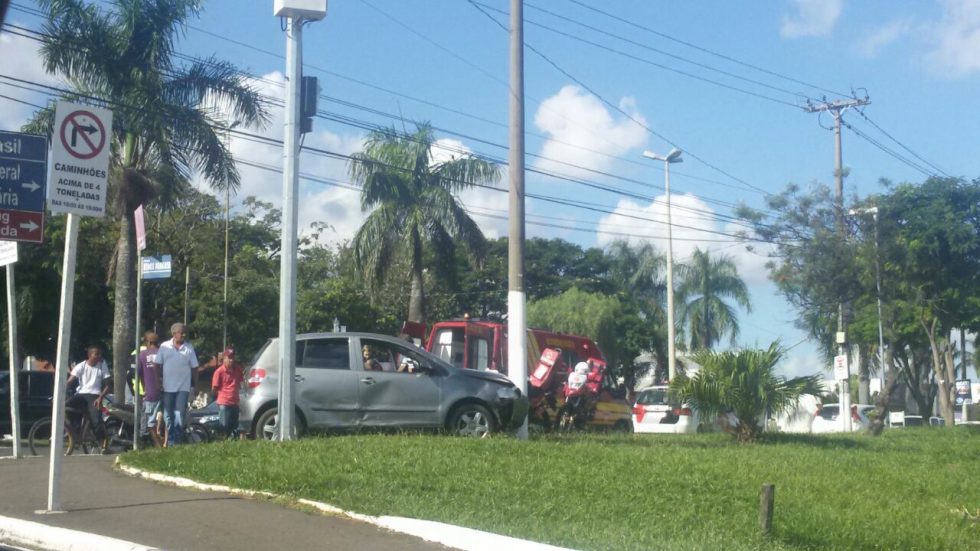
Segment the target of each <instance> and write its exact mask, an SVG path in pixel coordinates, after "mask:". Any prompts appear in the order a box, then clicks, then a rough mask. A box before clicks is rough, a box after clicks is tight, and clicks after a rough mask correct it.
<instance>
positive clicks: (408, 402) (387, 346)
mask: <svg viewBox="0 0 980 551" xmlns="http://www.w3.org/2000/svg"><path fill="white" fill-rule="evenodd" d="M360 341H361V346H360V348H359V349H358V350H361V351H363V350H364V348H365V347H367V349H368V350H370V353H371V354H372V356H373V357H374V359H375V360H376V361H377V362H378V363H380V364H381V365H382V366H387V365H389V364H390V365H393V366H394V367H395V371H387V370H385V369H384V368H383V369H380V370H369V369H365V365H371V364H370V363H367V362H364V363H360V362H359V365H358V367H359V369H360V371H359V378H358V387H357V388H358V402H359V406H360V411H361V423H362V424H363V425H365V426H376V427H435V426H440V425H441V424H442V412H441V411H440V408H439V406H440V402H441V397H442V390H441V386H442V381H443V380H444V379H445V373H444V372H442V370H441V369H439V368H438V367H437V366H435V365H434V364H432V363H431V362H430V361H429V360H428V358H426V357H425V356H423V355H422V354H421V353H419V350H418V348H416V347H414V346H411V345H409V344H400V343H394V342H389V341H386V340H380V339H370V338H361V339H360ZM362 354H363V352H362ZM405 360H411V361H412V362H414V364H415V366H417V367H415V366H413V367H412V368H411V369H412V371H411V372H410V371H408V369H407V368H406V369H405V370H403V371H397V369H398V368H399V367H400V366H401V365H402V364H403V363H405ZM406 365H410V364H408V363H406Z"/></svg>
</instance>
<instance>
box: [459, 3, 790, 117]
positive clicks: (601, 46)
mask: <svg viewBox="0 0 980 551" xmlns="http://www.w3.org/2000/svg"><path fill="white" fill-rule="evenodd" d="M472 3H473V4H474V5H479V6H482V7H484V8H486V9H488V10H491V11H495V12H498V13H501V14H506V12H505V11H504V10H501V9H499V8H495V7H493V6H490V5H487V4H484V3H482V2H476V1H475V0H474V1H473V2H472ZM538 9H539V10H541V11H544V12H545V13H549V14H551V15H554V16H555V17H559V18H561V19H564V20H566V21H570V22H573V23H575V24H578V25H581V26H583V27H586V28H588V29H591V30H593V31H596V32H599V33H602V34H606V35H609V36H612V37H614V38H617V39H619V40H623V41H625V42H628V43H630V44H633V45H636V46H639V47H641V48H645V49H648V50H652V51H654V52H657V53H659V54H662V55H666V56H670V57H673V58H675V59H679V60H681V61H684V62H686V63H691V64H693V65H696V66H698V67H702V68H705V69H709V70H711V71H716V72H719V73H721V74H724V75H726V76H729V77H732V78H737V79H739V80H743V81H746V82H750V83H752V84H756V85H758V86H764V87H766V88H770V89H773V90H777V91H779V92H783V93H787V94H794V92H791V91H789V90H785V89H783V88H778V87H775V86H771V85H769V84H766V83H763V82H759V81H757V80H752V79H749V78H745V77H743V76H740V75H736V74H734V73H731V72H728V71H724V70H722V69H717V68H715V67H711V66H710V65H705V64H703V63H698V62H696V61H693V60H689V59H686V58H684V57H681V56H677V55H674V54H671V53H668V52H664V51H662V50H658V49H656V48H653V47H651V46H647V45H646V44H641V43H639V42H636V41H633V40H630V39H628V38H625V37H622V36H617V35H613V34H612V33H608V32H606V31H603V30H601V29H598V28H596V27H593V26H591V25H586V24H585V23H579V22H578V21H575V20H573V19H570V18H567V17H564V16H561V15H558V14H556V13H554V12H551V11H548V10H545V9H543V8H538ZM524 21H525V22H526V23H529V24H531V25H534V26H536V27H538V28H541V29H544V30H546V31H549V32H552V33H555V34H558V35H561V36H564V37H566V38H570V39H572V40H575V41H577V42H581V43H583V44H588V45H590V46H594V47H596V48H599V49H602V50H605V51H607V52H612V53H614V54H617V55H620V56H623V57H626V58H629V59H632V60H634V61H639V62H640V63H645V64H647V65H651V66H653V67H658V68H660V69H663V70H665V71H670V72H672V73H677V74H679V75H683V76H685V77H688V78H692V79H695V80H699V81H701V82H706V83H708V84H713V85H715V86H719V87H721V88H726V89H728V90H732V91H735V92H739V93H741V94H747V95H750V96H754V97H757V98H760V99H764V100H767V101H771V102H774V103H779V104H782V105H787V106H789V107H792V108H794V109H799V107H800V106H799V105H796V104H794V103H790V102H788V101H784V100H781V99H778V98H774V97H772V96H767V95H765V94H760V93H757V92H753V91H751V90H746V89H744V88H738V87H736V86H732V85H730V84H726V83H724V82H720V81H717V80H712V79H710V78H705V77H702V76H698V75H695V74H693V73H689V72H687V71H682V70H680V69H677V68H675V67H671V66H669V65H664V64H662V63H657V62H655V61H651V60H649V59H645V58H642V57H639V56H635V55H633V54H630V53H628V52H624V51H622V50H617V49H616V48H612V47H610V46H606V45H604V44H599V43H598V42H594V41H592V40H587V39H585V38H583V37H581V36H578V35H575V34H572V33H569V32H565V31H562V30H560V29H556V28H554V27H549V26H548V25H544V24H542V23H538V22H537V21H532V20H529V19H527V18H525V19H524Z"/></svg>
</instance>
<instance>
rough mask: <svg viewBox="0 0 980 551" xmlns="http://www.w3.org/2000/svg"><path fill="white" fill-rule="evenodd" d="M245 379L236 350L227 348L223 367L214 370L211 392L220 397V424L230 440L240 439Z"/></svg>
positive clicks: (218, 400) (218, 399) (223, 355)
mask: <svg viewBox="0 0 980 551" xmlns="http://www.w3.org/2000/svg"><path fill="white" fill-rule="evenodd" d="M244 378H245V373H244V369H243V368H242V364H240V363H238V362H236V361H235V350H234V349H233V348H227V349H225V351H224V354H222V360H221V365H220V366H218V369H215V370H214V377H213V378H212V379H211V391H212V392H214V393H215V394H217V395H218V397H217V402H218V423H219V424H220V425H221V428H222V429H223V430H224V431H225V435H226V436H227V437H228V438H238V435H239V432H238V402H239V399H240V397H239V390H241V388H242V386H243V380H244Z"/></svg>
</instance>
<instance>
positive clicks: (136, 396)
mask: <svg viewBox="0 0 980 551" xmlns="http://www.w3.org/2000/svg"><path fill="white" fill-rule="evenodd" d="M142 320H143V251H142V250H137V251H136V348H135V350H136V356H135V357H134V358H133V363H134V365H135V368H134V369H133V449H134V450H138V449H139V446H140V407H141V403H140V402H141V401H140V344H141V343H142V340H143V339H142V338H141V335H142V334H143V329H142V327H140V326H141V325H142V323H143V322H142Z"/></svg>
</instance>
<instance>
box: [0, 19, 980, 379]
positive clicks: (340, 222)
mask: <svg viewBox="0 0 980 551" xmlns="http://www.w3.org/2000/svg"><path fill="white" fill-rule="evenodd" d="M16 4H18V5H22V6H31V7H33V3H32V2H31V0H16ZM474 4H476V5H474ZM477 6H479V8H481V9H482V10H484V11H485V12H486V13H482V12H481V11H480V10H479V9H478V8H477ZM508 7H509V0H478V1H477V0H475V1H474V2H473V3H471V2H468V1H466V0H397V1H396V0H334V1H332V2H330V7H329V13H328V16H327V18H326V19H325V20H324V21H322V22H318V23H314V24H311V25H308V26H306V27H305V29H304V48H305V52H304V61H305V63H306V65H307V68H306V74H308V75H313V76H318V77H319V78H320V83H321V87H322V93H323V94H324V95H325V96H328V97H329V98H330V99H329V100H326V99H321V102H320V108H321V109H322V110H325V111H327V112H330V113H332V114H334V115H335V116H334V117H333V118H340V119H343V120H344V121H345V122H339V121H337V120H323V119H317V120H316V121H315V123H314V125H315V131H314V133H313V134H311V135H310V136H308V137H307V139H306V144H307V145H313V146H316V147H320V148H324V149H328V150H331V151H336V152H339V153H344V154H346V153H351V152H354V151H357V150H359V149H360V145H361V143H362V140H363V138H364V136H365V133H366V131H365V130H364V127H365V126H371V125H382V126H390V125H393V124H394V125H396V126H398V127H399V128H401V127H402V126H403V124H404V125H405V126H406V127H408V128H411V126H412V122H411V121H431V122H432V124H433V125H434V126H435V127H437V128H439V129H442V131H441V132H440V133H439V136H440V137H441V138H443V139H444V140H445V141H444V142H443V144H444V145H445V146H446V149H445V150H444V151H443V152H441V153H440V154H452V153H454V152H455V153H456V154H458V152H459V151H460V150H464V151H471V152H475V153H479V154H483V155H489V156H491V157H494V158H499V159H506V157H507V151H506V149H505V148H506V145H507V128H506V123H507V110H508V88H507V74H508V72H507V71H508V66H507V63H508V36H507V33H506V32H505V31H504V30H503V29H502V28H501V27H500V26H498V25H497V24H496V23H495V22H494V21H497V22H499V23H500V24H502V25H504V26H506V25H507V15H506V12H507V10H508ZM588 7H592V8H595V9H597V10H600V11H601V12H605V13H600V12H597V11H594V10H590V9H588ZM487 14H489V17H488V15H487ZM525 17H526V29H525V39H526V42H527V44H528V45H529V47H533V48H534V49H535V50H537V51H539V52H541V53H542V54H544V55H545V56H547V58H548V59H549V60H550V61H546V60H544V59H542V58H541V57H540V56H539V55H538V54H537V53H535V52H534V51H531V50H530V49H529V50H528V51H527V52H526V54H525V63H526V76H525V79H526V101H527V106H526V120H527V132H528V135H527V152H528V154H529V157H528V159H527V166H528V167H529V168H533V169H536V170H539V171H540V172H544V173H548V174H558V175H561V176H564V177H570V178H572V179H576V180H584V181H587V182H589V183H593V184H599V185H602V186H607V187H609V186H611V187H615V188H617V189H619V190H622V191H624V192H626V193H627V195H623V194H618V193H610V192H606V191H599V190H596V189H594V188H591V187H586V186H583V185H581V184H580V183H572V182H569V181H567V179H560V178H555V177H552V176H549V175H542V174H540V173H537V172H534V173H529V174H528V175H527V191H528V193H533V194H539V195H548V196H554V197H561V198H566V199H568V198H571V199H573V200H575V201H581V202H585V203H587V204H589V205H591V206H593V207H594V208H596V209H599V210H604V211H607V212H595V211H593V210H584V209H577V208H573V207H569V206H565V205H559V204H554V203H548V202H541V201H536V200H529V201H528V204H527V209H528V221H529V224H528V227H527V231H528V235H530V236H542V237H562V238H565V239H568V240H570V241H574V242H576V243H579V244H581V245H583V246H596V245H599V246H602V245H605V244H607V243H608V242H609V241H610V240H612V239H614V238H617V237H622V236H623V235H627V236H630V239H631V240H634V241H639V240H649V241H651V242H653V243H654V244H655V245H657V246H659V247H661V248H663V246H664V243H665V225H664V221H665V220H664V211H665V209H664V207H663V188H662V185H663V166H662V164H661V163H653V162H650V161H647V160H645V159H643V158H641V157H640V154H641V152H642V151H643V150H645V149H650V150H654V151H658V152H660V153H665V152H666V151H668V150H669V149H670V147H671V145H670V143H668V141H665V138H666V140H669V142H672V143H673V144H676V145H678V146H679V147H681V148H682V149H683V150H684V151H685V152H686V153H685V162H684V163H683V164H680V165H675V166H674V168H673V170H672V177H671V187H672V203H673V208H672V215H673V223H674V224H675V228H674V256H675V259H677V260H679V261H683V260H684V259H685V258H686V257H688V256H689V255H690V253H691V251H692V250H693V248H694V247H695V246H700V247H701V248H708V249H710V250H712V251H713V252H717V253H719V254H729V255H731V256H732V257H733V258H735V259H736V261H737V262H738V263H739V266H740V269H741V272H742V274H743V277H744V278H745V279H746V280H747V281H748V282H749V284H750V288H751V292H752V300H753V305H754V308H753V311H752V313H751V314H744V313H743V316H742V318H741V320H742V329H743V334H742V337H741V339H740V341H739V342H740V344H742V345H762V346H765V345H768V343H769V342H771V341H772V340H775V339H777V338H778V339H781V340H782V342H783V343H784V344H785V345H794V344H796V343H798V342H800V341H801V340H802V339H803V337H804V335H803V334H802V333H800V332H799V331H798V330H796V329H795V328H794V327H793V320H794V318H795V315H794V314H793V313H792V312H791V311H790V310H789V309H788V307H787V306H786V304H785V303H784V302H783V301H782V300H781V299H780V298H779V297H778V296H776V293H775V290H774V288H773V286H772V285H771V284H770V283H768V282H767V281H766V278H765V270H764V269H763V263H764V258H762V257H761V256H759V255H758V254H751V253H747V252H746V251H745V250H744V247H743V246H741V245H739V244H737V243H734V242H732V240H731V238H730V237H727V236H725V235H719V233H718V232H720V233H721V234H730V233H731V232H732V231H733V229H734V228H735V227H736V226H732V225H731V221H730V220H729V219H727V218H726V217H728V216H730V215H731V213H732V208H733V206H734V205H735V204H737V203H740V202H742V203H746V204H749V205H752V206H757V207H758V206H761V205H762V201H763V198H764V193H776V192H778V191H780V190H782V189H783V188H784V187H785V186H786V185H787V184H788V183H790V182H794V183H798V184H803V185H806V184H809V183H811V182H814V181H822V182H826V183H831V182H832V177H833V158H834V157H833V156H834V150H833V134H832V133H831V132H829V131H827V130H825V129H823V128H821V126H820V123H823V125H824V126H828V125H829V124H830V122H831V121H830V119H829V117H827V116H823V117H818V116H817V115H815V114H809V113H806V112H804V111H803V110H802V109H800V108H799V107H798V106H799V105H801V102H802V101H803V98H805V97H809V98H812V99H813V100H815V101H816V100H819V99H821V97H823V96H824V95H826V96H827V97H829V98H831V99H834V98H837V97H839V96H836V95H833V92H839V93H843V94H850V93H851V90H852V88H853V89H854V90H855V92H856V93H857V94H859V95H862V96H863V95H864V94H865V93H867V94H868V95H869V96H870V99H871V102H872V103H871V105H870V106H868V107H867V108H866V110H865V111H864V113H865V115H867V117H868V119H870V120H871V121H873V122H874V123H876V124H877V125H878V126H880V127H881V128H882V129H884V130H885V131H886V132H887V133H888V134H890V135H891V136H892V137H894V138H897V139H898V140H899V141H900V142H901V145H899V144H898V143H896V142H895V141H892V140H891V138H889V137H888V136H886V135H885V134H882V133H881V132H880V131H879V130H878V129H876V128H875V127H874V126H872V125H871V124H870V123H869V122H868V121H867V120H866V119H864V118H862V117H861V116H860V115H859V114H858V113H855V112H849V113H847V114H846V115H845V120H846V121H848V122H849V123H851V124H853V125H854V127H855V128H857V129H858V130H860V131H861V132H863V133H864V134H866V135H867V136H869V137H871V138H872V139H874V140H877V141H878V142H880V143H881V144H882V145H884V146H885V147H888V148H890V149H891V150H893V151H896V152H898V153H900V154H901V156H903V157H905V158H906V159H910V160H912V161H914V162H915V163H918V164H919V165H925V164H926V163H924V162H923V161H921V160H919V159H917V158H915V157H914V156H913V155H912V154H911V153H909V151H907V150H906V149H904V147H907V148H908V149H910V150H911V151H912V152H914V153H915V154H916V155H918V156H919V157H921V158H923V159H925V160H926V161H928V162H929V163H932V164H933V165H935V166H937V167H939V168H940V169H942V170H943V171H944V172H946V173H948V174H950V175H954V176H965V177H968V178H974V177H977V176H980V156H978V155H977V154H976V145H975V135H976V132H977V130H978V123H980V102H978V101H977V100H976V98H977V97H980V86H978V84H980V1H977V0H941V1H940V0H936V1H919V0H896V1H892V2H888V3H884V2H857V1H845V0H783V1H778V2H749V1H741V2H732V1H720V0H718V1H700V2H679V1H675V2H663V1H660V2H652V1H640V0H628V1H627V0H623V1H616V2H606V1H600V0H534V1H528V2H526V3H525ZM8 22H10V23H14V24H17V25H22V26H25V27H28V28H33V29H38V28H39V26H40V20H39V19H38V18H37V17H34V16H31V15H29V14H27V13H24V12H23V11H20V10H17V9H12V10H11V11H10V13H8ZM585 25H587V26H589V27H592V28H587V27H586V26H585ZM545 27H547V28H545ZM549 29H551V30H549ZM556 31H557V32H556ZM657 33H659V34H657ZM664 35H667V36H668V37H670V38H672V39H673V40H671V39H670V38H667V37H665V36H664ZM576 38H577V39H580V40H576ZM231 41H237V42H239V43H241V44H235V43H233V42H231ZM682 42H686V43H688V44H689V45H685V44H683V43H682ZM590 43H591V44H590ZM284 44H285V38H284V34H283V32H282V31H281V29H280V21H279V19H278V18H276V17H274V16H273V15H272V2H271V1H268V2H267V1H261V2H260V1H254V0H247V1H243V0H210V1H206V2H204V12H203V14H202V17H201V19H200V20H198V21H195V22H193V23H192V28H190V29H188V31H187V35H186V38H185V40H183V41H182V42H181V43H180V45H179V50H180V51H181V53H183V54H187V55H191V56H197V57H202V56H207V55H211V54H214V55H216V56H217V57H219V58H222V59H226V60H228V61H231V62H233V63H235V64H237V65H239V66H240V67H242V68H243V69H245V70H247V71H248V72H249V73H251V74H254V75H256V76H257V77H260V79H258V80H256V85H257V86H258V87H260V88H261V89H262V91H263V93H266V94H269V95H271V96H276V97H281V96H282V86H281V83H282V81H283V79H282V72H283V70H284V69H283V68H284V61H283V59H282V58H281V56H282V54H283V53H284V51H285V46H284ZM692 46H693V47H692ZM35 49H36V44H35V43H33V42H31V41H29V40H26V39H21V38H18V37H13V36H10V35H6V36H4V34H3V33H0V59H2V60H3V63H0V73H2V74H5V75H8V76H15V77H18V78H23V79H28V80H34V81H38V82H49V83H53V82H55V81H52V80H50V77H47V76H45V75H43V71H42V70H41V68H40V64H39V61H38V58H37V55H36V52H35ZM258 50H264V51H266V52H270V53H272V54H275V55H268V54H266V53H262V52H260V51H258ZM613 50H615V51H613ZM617 52H619V53H617ZM710 52H713V53H714V54H721V55H723V56H727V57H729V58H733V59H736V60H738V61H739V62H741V63H735V62H733V61H730V60H726V59H723V58H722V57H720V56H719V55H714V54H712V53H710ZM672 56H676V57H672ZM678 57H680V58H684V59H686V60H688V61H684V60H681V59H678ZM691 62H693V63H691ZM555 65H557V66H558V67H560V68H561V70H559V69H556V68H555ZM747 65H753V66H756V67H759V68H762V69H764V71H765V72H764V71H759V70H756V69H752V68H750V67H748V66H747ZM705 66H710V67H711V68H713V69H716V70H712V69H709V68H706V67H705ZM678 71H682V72H685V73H688V74H687V75H683V74H679V73H678ZM723 72H725V73H729V74H724V73H723ZM733 75H734V76H733ZM699 79H708V80H713V81H716V82H719V83H722V84H723V85H724V86H719V85H716V84H712V83H708V82H705V81H704V80H699ZM744 79H750V80H754V81H758V82H760V83H763V84H764V85H760V84H757V83H753V82H747V81H746V80H744ZM576 81H577V82H576ZM802 83H807V84H802ZM811 85H816V87H814V86H811ZM733 87H734V88H740V89H743V90H745V91H748V92H751V94H747V93H743V92H739V91H736V90H733V89H732V88H733ZM829 91H833V92H829ZM0 94H4V95H8V96H11V97H16V98H19V99H23V100H28V101H33V102H35V103H37V102H43V101H44V99H45V98H43V97H41V96H37V95H32V94H31V93H29V92H26V91H23V90H19V89H15V88H11V87H10V86H7V85H3V80H2V79H0ZM759 95H762V96H767V98H761V97H759ZM773 100H775V101H773ZM0 105H2V106H3V109H2V110H0V129H16V128H17V127H18V126H19V125H20V124H21V122H22V121H23V119H24V118H25V117H26V116H27V114H28V113H29V110H30V108H27V107H23V106H19V105H18V104H15V103H12V102H10V101H5V100H2V99H0ZM388 115H393V116H394V117H396V118H390V117H389V116H388ZM397 117H403V118H404V120H405V122H402V121H401V120H399V119H398V118H397ZM281 121H282V118H281V113H275V117H274V121H273V124H272V125H270V126H269V127H268V128H266V129H264V130H262V131H261V132H262V133H263V134H266V135H269V136H275V137H280V136H281V133H282V130H281ZM351 122H353V124H350V123H351ZM638 123H642V124H638ZM644 127H645V128H644ZM843 139H844V164H845V166H846V167H848V168H849V170H850V175H849V178H848V179H847V181H846V182H845V193H846V194H847V196H848V197H850V196H857V197H865V196H867V195H869V194H873V193H875V192H877V191H879V190H880V187H879V185H878V180H879V178H888V179H890V180H893V181H912V182H918V181H921V180H922V179H924V178H925V175H924V174H923V173H922V172H921V171H920V170H917V169H916V168H913V167H911V166H909V164H907V163H905V162H903V161H901V160H899V159H896V158H895V157H894V156H891V155H889V154H888V153H886V152H884V151H882V149H880V148H878V147H876V146H875V145H873V144H872V143H870V142H869V141H867V140H866V139H864V138H862V137H860V136H858V135H856V134H855V133H854V132H851V131H849V130H847V129H845V131H844V138H843ZM903 146H904V147H903ZM232 148H233V151H234V152H235V154H236V155H237V156H240V157H241V158H245V159H249V160H251V161H253V162H259V163H264V164H269V165H276V166H281V151H277V150H276V149H275V148H269V147H267V146H263V145H259V144H255V143H252V142H248V141H244V140H239V139H235V140H233V143H232ZM531 155H538V156H540V157H535V156H531ZM698 159H701V160H703V161H705V162H706V163H707V164H706V163H704V162H700V161H699V160H698ZM708 165H712V166H713V167H716V168H717V169H720V170H715V169H713V168H712V166H708ZM926 169H927V170H926V171H927V172H934V170H933V169H932V168H930V167H928V166H926ZM301 171H302V172H303V173H309V174H313V175H316V176H317V177H319V178H325V179H328V180H338V181H346V167H345V165H344V164H343V162H342V161H336V160H328V159H325V158H323V157H320V156H312V155H304V157H303V159H302V166H301ZM242 173H243V176H244V178H243V180H244V183H243V189H242V190H241V192H240V193H239V197H243V196H245V195H257V196H259V197H261V198H263V199H266V200H269V201H272V202H274V203H278V202H279V195H280V194H281V177H280V176H279V175H278V174H275V173H271V172H269V171H265V170H260V169H257V168H254V167H247V166H243V167H242ZM506 182H507V180H506V177H505V179H504V180H502V182H501V186H502V187H506ZM302 196H303V199H302V201H301V204H302V207H301V210H302V212H301V224H302V225H306V226H308V224H309V223H311V222H313V221H324V222H327V223H329V224H331V225H332V226H333V228H334V232H333V233H332V234H330V236H329V237H328V238H329V239H331V240H335V241H342V240H345V239H349V238H350V236H351V235H352V234H353V231H354V230H355V229H356V227H357V226H358V224H359V223H360V221H361V220H363V217H364V213H362V212H361V211H360V208H359V204H358V198H357V194H356V192H355V191H352V190H349V189H345V188H343V187H337V186H330V185H325V184H323V183H315V182H305V183H304V184H303V189H302ZM462 199H463V201H464V202H465V204H466V205H467V207H468V208H469V209H470V210H471V212H472V213H473V214H474V217H475V218H476V219H477V221H478V222H479V223H480V224H481V226H482V227H483V228H484V230H485V231H486V233H487V234H488V235H490V236H497V235H505V234H506V222H505V221H503V220H501V219H499V218H494V216H497V217H499V216H502V215H503V214H504V212H503V211H504V210H505V209H506V206H507V197H506V194H504V193H496V192H492V191H487V190H481V191H471V192H466V193H465V194H464V195H463V197H462ZM613 213H617V214H619V215H626V216H619V215H617V214H613ZM487 215H489V216H487ZM637 217H639V218H643V219H646V220H639V219H637ZM538 222H543V223H547V224H554V225H559V226H564V227H565V228H555V227H548V226H542V225H537V223H538ZM567 227H576V228H580V229H581V230H583V231H572V230H569V229H567ZM704 230H708V231H709V232H715V233H707V232H706V231H704ZM823 367H824V366H823V362H821V361H820V359H819V357H818V356H817V355H816V352H815V348H814V347H813V346H812V345H811V344H810V343H806V342H804V343H802V344H800V345H799V346H796V347H795V348H793V349H792V350H791V352H790V357H789V359H788V361H787V362H786V364H785V365H784V366H783V371H784V372H785V373H787V374H797V373H809V372H816V371H820V370H821V369H823Z"/></svg>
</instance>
